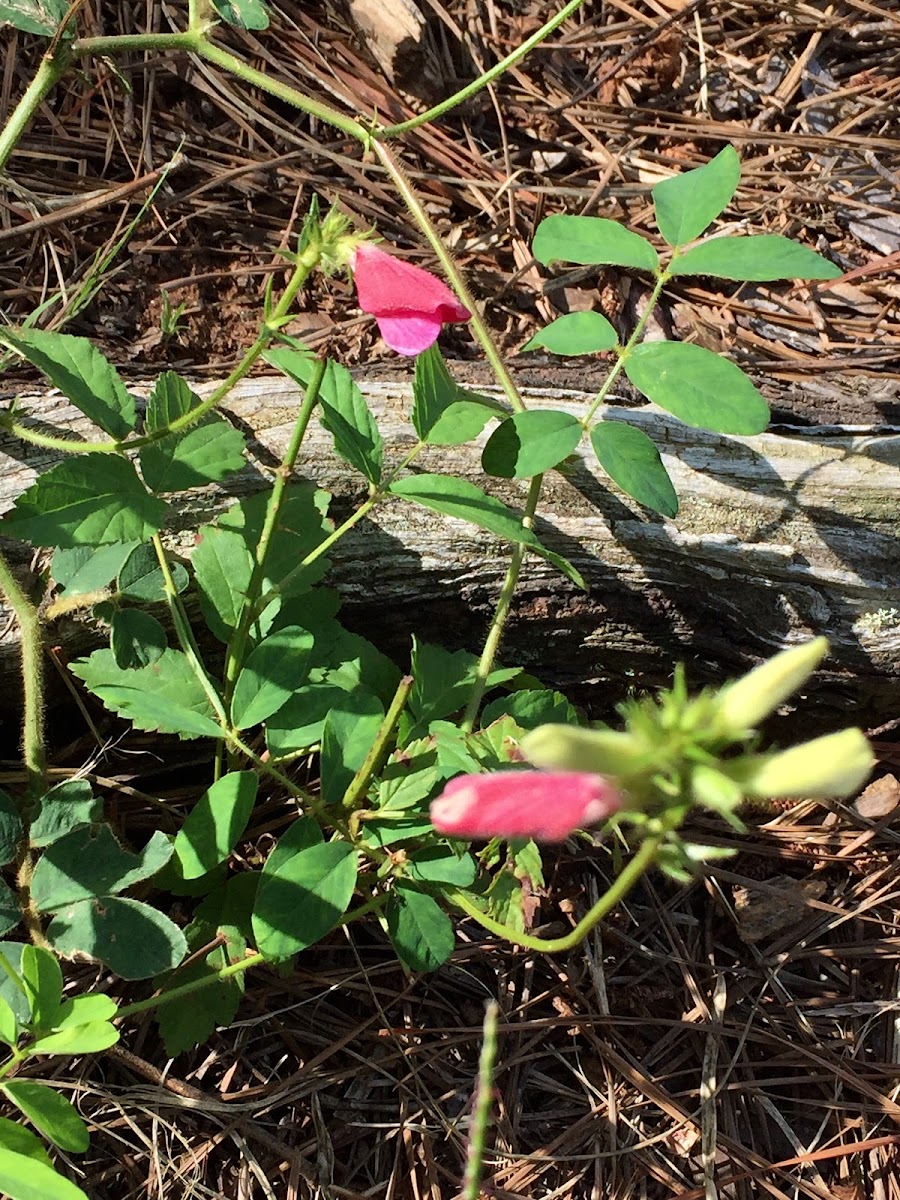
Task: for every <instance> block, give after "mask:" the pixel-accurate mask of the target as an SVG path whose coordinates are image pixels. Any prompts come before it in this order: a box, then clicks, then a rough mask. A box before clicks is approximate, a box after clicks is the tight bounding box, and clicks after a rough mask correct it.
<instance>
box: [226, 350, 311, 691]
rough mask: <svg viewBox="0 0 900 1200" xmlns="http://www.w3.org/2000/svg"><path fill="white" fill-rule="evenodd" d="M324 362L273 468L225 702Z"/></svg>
mask: <svg viewBox="0 0 900 1200" xmlns="http://www.w3.org/2000/svg"><path fill="white" fill-rule="evenodd" d="M327 365H328V362H327V360H326V359H324V358H320V359H317V360H316V363H315V366H314V367H313V372H312V375H311V377H310V380H309V383H308V384H307V386H306V393H305V395H304V397H303V402H302V404H301V405H300V409H299V411H298V413H297V419H296V420H295V422H294V428H293V430H292V432H291V437H290V441H289V442H288V445H287V449H286V450H285V452H284V457H283V458H282V460H281V464H280V466H279V467H278V470H277V471H276V472H275V480H274V483H273V485H272V491H271V494H270V495H269V501H268V504H267V505H266V515H265V519H264V521H263V527H262V531H261V532H260V535H259V541H258V543H257V545H256V553H255V555H254V559H253V570H252V571H251V573H250V581H249V583H248V584H247V593H246V598H245V601H244V604H243V606H242V608H241V615H240V617H239V618H238V624H237V628H236V629H235V631H234V633H233V634H232V636H231V639H230V641H229V643H228V649H227V651H226V653H225V673H224V678H225V704H226V706H227V705H229V704H230V702H231V697H232V695H233V694H234V685H235V683H236V682H237V677H238V672H239V671H240V669H241V666H242V665H243V661H244V651H245V650H246V648H247V638H248V637H249V636H250V630H251V628H252V626H253V621H254V612H255V606H256V602H257V600H258V599H259V594H260V592H261V591H262V586H263V582H264V580H265V576H266V560H267V558H268V556H269V547H270V546H271V545H272V538H273V537H274V535H275V530H276V529H277V527H278V518H279V516H280V514H281V506H282V504H283V503H284V498H285V495H286V493H287V486H288V481H289V480H290V478H291V474H292V473H293V470H294V466H295V465H296V462H297V455H298V454H299V453H300V446H301V445H302V443H303V438H304V437H305V436H306V430H307V428H308V426H309V420H310V417H311V416H312V413H313V409H314V408H315V406H316V404H317V403H318V400H319V389H320V388H321V386H322V380H323V379H324V378H325V368H326V367H327Z"/></svg>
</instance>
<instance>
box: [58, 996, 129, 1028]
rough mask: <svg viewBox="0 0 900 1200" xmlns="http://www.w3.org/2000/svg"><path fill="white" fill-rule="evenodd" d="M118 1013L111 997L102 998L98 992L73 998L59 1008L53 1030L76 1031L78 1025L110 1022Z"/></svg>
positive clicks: (65, 1001)
mask: <svg viewBox="0 0 900 1200" xmlns="http://www.w3.org/2000/svg"><path fill="white" fill-rule="evenodd" d="M118 1011H119V1010H118V1008H117V1006H116V1002H115V1000H113V998H112V996H104V995H102V993H99V992H93V993H90V994H89V995H87V996H74V997H73V998H72V999H71V1000H64V1001H63V1003H62V1005H61V1006H60V1010H59V1016H58V1017H57V1021H56V1025H55V1026H54V1030H55V1031H56V1030H62V1029H76V1028H77V1027H78V1026H79V1025H91V1024H95V1023H96V1022H98V1021H111V1020H112V1019H113V1017H114V1016H115V1015H116V1013H117V1012H118Z"/></svg>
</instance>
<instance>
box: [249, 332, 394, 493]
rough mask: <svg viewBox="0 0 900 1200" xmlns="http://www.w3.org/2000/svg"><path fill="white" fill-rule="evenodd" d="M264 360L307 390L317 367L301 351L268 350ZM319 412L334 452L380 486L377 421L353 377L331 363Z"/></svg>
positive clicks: (381, 447)
mask: <svg viewBox="0 0 900 1200" xmlns="http://www.w3.org/2000/svg"><path fill="white" fill-rule="evenodd" d="M263 358H264V359H265V360H266V362H268V363H271V364H272V366H273V367H277V368H278V370H279V371H283V372H284V373H285V375H287V376H288V377H289V378H290V379H293V380H295V381H296V382H297V383H299V384H302V385H303V386H304V387H305V386H306V384H307V383H308V382H309V380H310V377H311V375H312V372H313V368H314V366H315V363H316V359H315V357H314V356H313V355H312V354H306V353H304V352H302V351H298V350H282V349H278V350H267V351H266V353H265V354H264V355H263ZM319 410H320V415H321V420H322V425H323V426H324V428H325V429H327V430H328V432H329V433H330V434H331V435H332V437H333V438H334V448H335V451H336V452H337V453H338V454H339V455H340V456H341V458H343V459H345V460H346V461H347V462H348V463H349V464H350V466H351V467H355V468H356V470H357V471H359V472H360V473H361V474H363V475H365V477H366V479H368V480H369V482H370V483H374V484H376V485H377V484H378V483H380V482H381V467H382V459H383V456H384V442H383V440H382V437H381V434H380V433H379V432H378V426H377V425H376V424H375V418H374V417H373V416H372V413H371V412H370V410H369V406H368V404H366V399H365V397H364V396H363V394H362V392H361V391H360V390H359V387H358V386H357V384H356V381H355V380H354V378H353V376H352V375H351V374H350V372H349V371H348V370H347V368H346V367H342V366H341V365H340V364H339V363H336V362H333V361H332V360H331V359H329V361H328V366H327V367H326V368H325V377H324V379H323V380H322V386H321V388H320V389H319Z"/></svg>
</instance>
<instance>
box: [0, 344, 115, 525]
mask: <svg viewBox="0 0 900 1200" xmlns="http://www.w3.org/2000/svg"><path fill="white" fill-rule="evenodd" d="M0 343H3V344H5V345H8V346H11V347H12V349H13V350H15V351H16V352H17V353H18V354H21V355H22V357H23V358H25V359H27V360H28V362H30V363H31V364H32V365H33V366H35V367H37V369H38V370H39V371H42V372H43V374H44V375H46V376H47V378H48V379H49V380H50V382H51V383H52V384H53V385H54V386H55V387H58V388H59V390H60V391H61V392H62V394H63V395H64V396H65V397H66V398H67V399H69V400H71V401H72V403H73V404H74V405H75V407H76V408H77V409H80V410H81V412H83V413H84V415H85V416H86V417H88V418H89V419H90V420H91V421H93V422H94V424H95V425H99V426H100V428H101V429H102V430H103V431H104V432H105V433H108V434H109V436H110V437H112V438H118V439H122V438H125V437H127V436H128V434H129V433H131V431H132V430H133V429H134V426H135V422H136V419H137V417H136V412H135V407H134V397H133V396H129V394H128V392H127V391H126V389H125V384H124V383H123V382H122V380H121V378H120V376H119V373H118V371H117V370H116V368H115V367H114V366H113V365H112V363H111V362H108V361H107V359H106V358H104V356H103V355H102V354H101V353H100V351H99V350H98V349H97V348H96V346H92V345H91V343H90V342H89V341H88V340H87V338H82V337H72V336H71V335H70V334H68V333H49V332H48V331H47V330H44V329H20V330H19V331H18V332H17V333H11V332H10V331H9V330H8V329H4V330H2V331H0ZM107 540H109V539H107ZM119 540H120V541H123V542H124V541H127V540H128V539H127V538H124V537H123V538H121V539H119Z"/></svg>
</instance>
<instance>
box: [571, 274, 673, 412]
mask: <svg viewBox="0 0 900 1200" xmlns="http://www.w3.org/2000/svg"><path fill="white" fill-rule="evenodd" d="M673 259H674V255H673ZM670 265H671V264H670ZM669 278H670V275H669V272H668V271H661V272H660V273H659V275H658V276H657V278H656V283H655V284H654V285H653V291H652V292H651V293H650V296H649V298H648V300H647V305H646V307H645V308H644V313H643V316H642V317H641V319H640V320H639V321H638V323H637V325H635V327H634V329H633V330H632V334H631V337H630V338H629V339H628V341H627V342H626V343H625V345H624V347H623V348H622V349H621V350H620V351H619V356H618V358H617V359H616V361H615V363H614V364H613V367H612V370H611V371H610V373H609V374H608V375H607V377H606V380H605V381H604V384H603V387H602V388H601V389H600V391H599V392H598V393H597V395H596V397H595V398H594V400H593V401H592V402H591V406H590V408H589V409H588V410H587V412H586V413H585V415H584V416H583V417H582V419H581V428H582V429H587V428H588V426H589V425H590V423H591V421H592V420H593V418H594V413H596V411H597V409H598V408H599V407H600V405H601V404H603V402H604V401H605V400H606V397H607V396H608V395H609V393H610V391H611V390H612V386H613V384H614V383H615V382H616V380H617V379H618V377H619V374H620V373H621V371H622V368H623V367H624V366H625V363H626V361H627V359H628V355H629V354H630V353H631V351H632V350H633V349H634V347H635V346H636V345H637V344H638V342H639V341H640V340H641V338H642V336H643V333H644V330H645V329H646V328H647V322H648V321H649V320H650V317H651V316H652V315H653V310H654V309H655V308H656V305H657V303H658V302H659V297H660V295H661V294H662V290H663V288H664V287H665V286H666V284H667V283H668V282H669Z"/></svg>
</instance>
